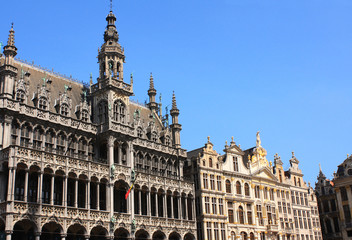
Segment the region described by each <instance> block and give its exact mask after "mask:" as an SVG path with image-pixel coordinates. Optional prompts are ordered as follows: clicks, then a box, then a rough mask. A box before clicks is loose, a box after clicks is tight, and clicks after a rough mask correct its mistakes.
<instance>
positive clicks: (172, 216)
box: [170, 195, 175, 218]
mask: <svg viewBox="0 0 352 240" xmlns="http://www.w3.org/2000/svg"><path fill="white" fill-rule="evenodd" d="M170 202H171V218H175V216H174V196H173V195H171V201H170Z"/></svg>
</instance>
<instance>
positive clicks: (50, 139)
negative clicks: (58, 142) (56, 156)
mask: <svg viewBox="0 0 352 240" xmlns="http://www.w3.org/2000/svg"><path fill="white" fill-rule="evenodd" d="M53 148H54V133H53V132H52V131H51V130H49V131H47V133H46V136H45V150H46V151H49V152H51V151H52V150H53Z"/></svg>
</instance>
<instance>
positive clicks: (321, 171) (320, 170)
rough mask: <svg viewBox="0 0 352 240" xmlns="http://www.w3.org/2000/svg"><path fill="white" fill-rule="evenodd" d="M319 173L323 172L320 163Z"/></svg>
mask: <svg viewBox="0 0 352 240" xmlns="http://www.w3.org/2000/svg"><path fill="white" fill-rule="evenodd" d="M319 172H322V170H321V165H320V163H319Z"/></svg>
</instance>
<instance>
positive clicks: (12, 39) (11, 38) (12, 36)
mask: <svg viewBox="0 0 352 240" xmlns="http://www.w3.org/2000/svg"><path fill="white" fill-rule="evenodd" d="M7 46H13V47H14V46H15V31H14V30H13V23H11V29H10V34H9V38H8V40H7Z"/></svg>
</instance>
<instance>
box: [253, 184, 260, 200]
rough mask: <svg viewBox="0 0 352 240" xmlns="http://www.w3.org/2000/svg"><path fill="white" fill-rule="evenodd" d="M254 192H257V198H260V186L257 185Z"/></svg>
mask: <svg viewBox="0 0 352 240" xmlns="http://www.w3.org/2000/svg"><path fill="white" fill-rule="evenodd" d="M254 192H255V198H260V188H259V186H255V188H254Z"/></svg>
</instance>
